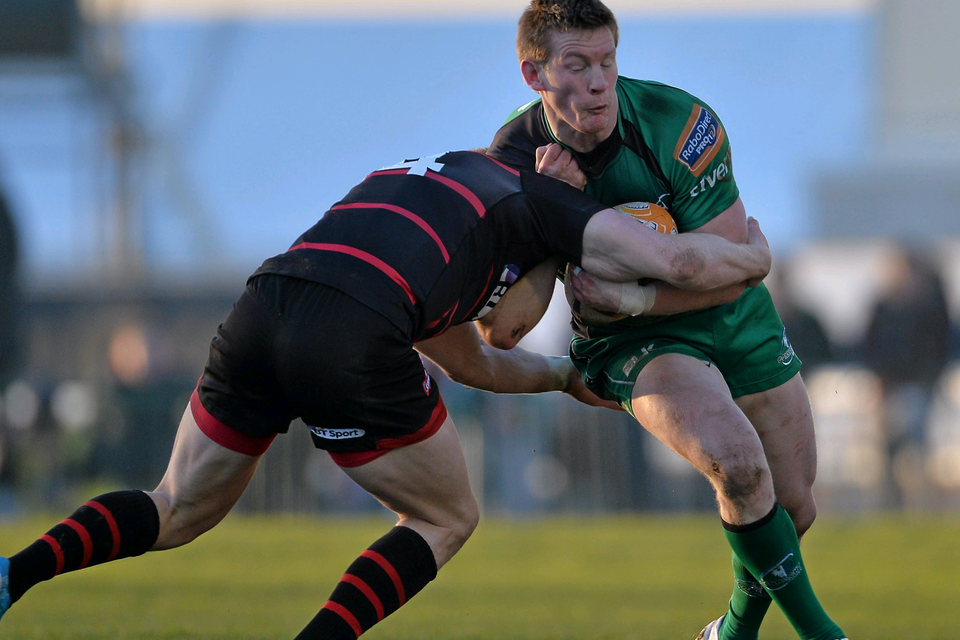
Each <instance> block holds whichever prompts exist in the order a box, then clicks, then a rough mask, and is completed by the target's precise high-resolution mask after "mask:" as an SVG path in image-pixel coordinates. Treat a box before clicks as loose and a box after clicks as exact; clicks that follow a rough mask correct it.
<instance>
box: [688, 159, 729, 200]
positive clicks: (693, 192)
mask: <svg viewBox="0 0 960 640" xmlns="http://www.w3.org/2000/svg"><path fill="white" fill-rule="evenodd" d="M729 176H730V168H729V167H728V166H727V163H726V162H721V163H720V164H718V165H717V166H716V167H714V169H713V171H711V172H710V173H708V174H707V175H705V176H703V177H702V178H700V183H699V184H698V185H697V186H695V187H694V188H693V189H690V197H691V198H696V197H697V196H698V195H700V194H701V193H705V192H706V191H708V190H709V189H713V187H714V185H716V184H717V183H718V182H722V181H723V180H725V179H726V178H728V177H729Z"/></svg>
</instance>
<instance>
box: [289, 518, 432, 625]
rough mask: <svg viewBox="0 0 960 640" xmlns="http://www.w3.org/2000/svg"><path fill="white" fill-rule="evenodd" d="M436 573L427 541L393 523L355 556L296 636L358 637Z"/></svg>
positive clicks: (397, 607)
mask: <svg viewBox="0 0 960 640" xmlns="http://www.w3.org/2000/svg"><path fill="white" fill-rule="evenodd" d="M436 577H437V561H436V559H435V558H434V557H433V551H432V550H431V549H430V545H428V544H427V541H426V540H424V539H423V538H422V537H421V536H420V534H419V533H417V532H416V531H414V530H413V529H409V528H407V527H394V528H393V530H392V531H390V533H388V534H387V535H385V536H383V537H382V538H380V539H379V540H377V541H376V542H374V543H373V545H371V546H370V548H369V549H367V550H366V551H364V552H363V553H362V554H360V557H359V558H357V559H356V560H354V561H353V564H351V565H350V566H349V567H348V568H347V572H346V573H345V574H344V575H343V578H341V579H340V583H339V584H338V585H337V588H336V589H334V590H333V593H332V594H330V599H329V600H327V603H326V604H325V605H323V608H322V609H320V613H318V614H317V615H316V616H315V617H314V619H313V620H311V621H310V624H308V625H307V626H306V627H305V628H304V630H303V631H301V632H300V634H299V635H298V636H297V638H296V640H315V639H319V638H322V639H323V640H356V638H359V637H360V634H361V633H363V632H364V631H366V630H368V629H369V628H370V627H372V626H373V625H375V624H376V623H378V622H380V621H381V620H383V619H384V618H385V617H387V616H388V615H390V614H391V613H393V612H394V611H396V610H397V609H399V608H400V607H401V606H403V604H404V603H405V602H406V601H407V600H409V599H410V598H412V597H413V596H415V595H416V594H417V593H419V592H420V590H421V589H423V588H424V587H425V586H427V583H428V582H430V581H431V580H433V579H434V578H436Z"/></svg>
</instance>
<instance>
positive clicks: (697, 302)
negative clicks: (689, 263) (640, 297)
mask: <svg viewBox="0 0 960 640" xmlns="http://www.w3.org/2000/svg"><path fill="white" fill-rule="evenodd" d="M745 288H746V287H745V286H744V284H743V283H742V282H741V283H738V284H733V285H730V286H728V287H723V288H722V289H714V290H713V291H686V290H684V289H678V288H676V287H674V286H671V285H669V284H666V283H665V282H658V283H657V295H656V298H655V299H654V303H653V307H651V309H650V311H648V312H647V313H646V314H645V315H650V316H669V315H673V314H675V313H684V312H686V311H698V310H700V309H706V308H709V307H716V306H718V305H721V304H727V303H729V302H733V301H734V300H736V299H737V297H739V296H740V294H741V293H743V290H744V289H745Z"/></svg>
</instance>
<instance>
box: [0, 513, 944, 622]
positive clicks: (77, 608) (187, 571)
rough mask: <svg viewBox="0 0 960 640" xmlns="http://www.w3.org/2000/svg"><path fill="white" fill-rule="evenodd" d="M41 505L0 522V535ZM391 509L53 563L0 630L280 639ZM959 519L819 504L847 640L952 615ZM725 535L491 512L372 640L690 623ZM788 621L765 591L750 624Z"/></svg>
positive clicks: (721, 581) (718, 576)
mask: <svg viewBox="0 0 960 640" xmlns="http://www.w3.org/2000/svg"><path fill="white" fill-rule="evenodd" d="M53 522H55V520H51V519H32V520H29V521H21V522H17V523H0V552H5V553H11V552H12V550H14V549H20V548H21V547H23V546H25V545H26V544H29V543H30V542H31V541H32V540H34V539H35V538H36V537H37V536H38V535H40V534H41V533H43V532H44V531H45V530H46V529H48V528H49V526H50V525H51V524H52V523H53ZM391 524H392V522H391V521H389V520H386V519H380V518H369V519H360V520H358V519H323V518H305V517H289V516H278V517H257V518H251V517H239V516H231V517H229V518H228V519H227V520H226V521H225V522H224V523H223V524H221V525H220V526H219V527H217V528H216V529H215V530H214V531H212V532H210V533H208V534H206V535H205V536H203V537H202V538H201V539H199V540H198V541H196V542H194V543H192V544H190V545H187V546H186V547H184V548H182V549H177V550H173V551H166V552H161V553H151V554H147V555H146V556H143V557H141V558H134V559H128V560H123V561H120V562H115V563H112V564H108V565H104V566H101V567H95V568H92V569H87V570H84V571H80V572H77V573H72V574H67V575H63V576H60V577H58V578H57V579H55V580H53V581H51V582H47V583H44V584H41V585H38V586H37V587H35V588H34V589H33V590H32V591H30V592H29V593H28V594H27V595H26V596H25V597H24V598H23V600H21V601H20V602H19V603H17V604H16V605H15V606H14V607H13V609H11V611H10V612H9V613H8V614H7V615H6V616H5V617H4V619H3V620H2V621H0V638H3V639H4V640H40V639H44V640H53V639H63V640H87V639H90V640H92V639H94V638H98V639H99V638H110V639H120V638H123V639H131V640H132V639H137V640H157V639H161V638H162V639H174V638H176V639H180V638H183V639H198V640H199V639H203V640H212V639H227V638H229V639H231V640H240V639H254V638H256V639H278V640H279V639H284V640H289V639H290V638H293V637H294V636H295V635H296V634H297V633H298V632H299V630H300V629H301V628H302V627H303V626H304V625H305V624H306V623H307V622H308V621H309V620H310V618H312V617H313V615H314V613H315V612H316V611H317V609H318V608H319V607H320V606H321V605H322V604H323V602H324V601H325V600H326V597H327V595H328V594H329V592H330V591H331V589H332V588H333V586H334V584H335V583H336V582H337V580H339V578H340V576H341V575H342V573H343V570H344V569H345V568H346V567H347V565H349V564H350V562H352V561H353V559H354V558H355V557H356V556H357V555H358V554H359V553H360V552H361V551H363V549H365V548H366V547H367V546H368V544H369V543H370V542H372V541H373V540H374V539H376V538H377V537H379V536H380V535H381V534H382V533H384V532H385V531H386V530H387V529H388V527H389V526H390V525H391ZM958 541H960V519H957V518H946V517H896V518H895V517H869V518H867V517H865V518H858V519H845V520H838V519H836V518H830V517H821V520H820V521H818V523H817V525H816V526H815V527H814V529H813V530H812V531H811V533H810V534H809V535H808V537H807V539H806V540H805V541H804V557H805V559H806V561H807V564H808V568H809V571H810V574H811V578H812V580H813V583H814V586H815V588H816V589H817V592H818V594H819V595H820V599H821V601H822V602H823V603H824V605H825V608H826V609H827V611H828V612H830V613H831V615H832V616H833V617H834V618H835V619H836V620H837V621H838V622H839V623H840V624H841V626H843V628H844V630H845V631H846V632H847V634H848V635H849V637H850V638H851V639H852V640H867V639H869V640H884V639H888V638H889V639H893V638H898V639H899V638H909V639H910V640H924V639H941V638H942V639H948V638H949V639H951V640H955V639H956V638H957V637H958V633H960V632H958V629H960V544H958ZM730 576H731V574H730V562H729V550H728V548H727V547H726V544H725V542H724V540H723V535H722V533H721V530H720V527H719V524H718V521H717V519H716V518H715V517H707V516H703V517H701V516H678V517H665V516H629V517H614V518H606V517H604V518H587V519H582V518H576V519H575V518H559V519H558V518H550V519H536V520H529V521H502V520H489V521H484V522H482V523H481V525H480V528H479V529H478V530H477V532H476V533H475V534H474V537H473V538H472V539H471V540H470V541H469V542H468V543H467V545H466V547H464V549H463V551H461V553H460V554H458V555H457V556H456V557H455V558H454V559H453V560H452V561H451V562H450V563H449V564H448V565H447V566H446V567H445V568H444V569H443V570H442V571H441V572H440V575H439V577H438V579H437V580H436V581H435V582H433V583H432V584H430V585H429V586H428V587H427V588H426V589H425V590H424V591H423V592H422V593H421V594H420V595H418V596H417V597H416V598H414V599H413V601H412V602H411V603H409V604H408V605H407V606H405V607H403V608H402V609H401V610H400V611H399V612H398V613H396V614H394V615H393V616H391V617H390V618H388V619H387V620H386V621H384V622H383V623H381V624H380V625H378V626H377V627H374V628H373V630H371V631H370V632H369V633H367V634H365V635H364V638H365V639H367V638H369V639H370V640H376V639H381V640H386V639H395V640H415V639H416V640H433V639H438V640H439V639H445V640H446V639H464V640H467V639H469V640H473V639H476V640H480V639H483V640H487V639H497V640H560V639H563V640H574V639H581V638H590V639H595V640H647V639H651V640H652V639H657V640H663V639H676V640H686V639H689V638H692V637H693V636H695V635H696V634H697V632H698V631H699V630H700V628H701V627H702V626H703V625H704V624H705V623H706V622H707V621H709V620H711V619H713V618H715V617H717V616H718V615H720V614H721V613H723V612H724V610H725V607H726V601H727V598H728V597H729V594H730V586H731V584H732V579H731V577H730ZM795 637H796V636H795V635H794V633H793V632H792V630H791V629H790V627H789V626H788V625H787V623H786V621H785V620H784V618H783V616H782V615H781V614H780V612H779V611H776V610H775V606H774V607H773V608H771V612H770V614H769V615H768V616H767V620H766V621H765V622H764V627H763V629H762V630H761V638H763V640H779V639H782V640H788V639H793V638H795Z"/></svg>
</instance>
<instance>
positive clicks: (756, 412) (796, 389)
mask: <svg viewBox="0 0 960 640" xmlns="http://www.w3.org/2000/svg"><path fill="white" fill-rule="evenodd" d="M736 403H737V405H738V406H739V407H740V408H741V409H742V410H743V412H744V414H746V416H747V417H748V418H749V419H750V422H751V423H752V424H753V426H754V428H755V429H756V431H757V435H758V436H759V437H760V441H761V442H762V443H763V449H764V452H765V454H766V457H767V461H768V463H769V465H770V471H771V474H772V476H773V484H774V489H775V491H776V494H777V500H778V501H779V502H780V503H781V504H782V505H783V506H784V508H785V509H786V510H787V511H788V512H789V513H790V515H791V516H793V518H794V522H795V524H796V525H797V528H798V530H800V532H801V533H802V532H803V531H805V530H806V528H807V527H809V526H810V524H811V523H812V522H813V518H814V517H816V506H815V505H814V503H813V491H812V487H813V482H814V480H815V479H816V475H817V443H816V435H815V432H814V425H813V414H812V412H811V410H810V400H809V398H808V397H807V390H806V387H805V386H804V384H803V379H802V378H801V377H800V374H796V375H795V376H793V377H792V378H791V379H790V380H788V381H787V382H785V383H783V384H781V385H780V386H778V387H774V388H773V389H768V390H767V391H762V392H760V393H754V394H750V395H746V396H741V397H739V398H737V399H736Z"/></svg>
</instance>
